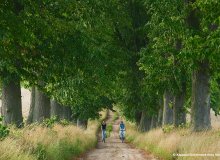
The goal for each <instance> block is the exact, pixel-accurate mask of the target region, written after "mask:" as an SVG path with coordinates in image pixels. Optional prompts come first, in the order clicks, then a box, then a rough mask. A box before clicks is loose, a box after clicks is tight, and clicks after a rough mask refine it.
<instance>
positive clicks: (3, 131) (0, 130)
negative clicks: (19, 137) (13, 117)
mask: <svg viewBox="0 0 220 160" xmlns="http://www.w3.org/2000/svg"><path fill="white" fill-rule="evenodd" d="M2 120H3V118H2V117H0V139H3V138H5V137H6V136H8V135H9V129H8V128H7V127H6V126H4V125H3V124H2Z"/></svg>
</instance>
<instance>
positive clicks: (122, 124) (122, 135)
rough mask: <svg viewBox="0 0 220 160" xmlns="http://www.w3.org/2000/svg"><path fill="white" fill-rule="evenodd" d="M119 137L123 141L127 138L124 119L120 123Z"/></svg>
mask: <svg viewBox="0 0 220 160" xmlns="http://www.w3.org/2000/svg"><path fill="white" fill-rule="evenodd" d="M119 137H120V139H121V140H122V142H123V141H124V139H125V124H124V122H123V121H121V123H120V125H119Z"/></svg>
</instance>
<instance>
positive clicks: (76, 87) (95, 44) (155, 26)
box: [0, 0, 220, 131]
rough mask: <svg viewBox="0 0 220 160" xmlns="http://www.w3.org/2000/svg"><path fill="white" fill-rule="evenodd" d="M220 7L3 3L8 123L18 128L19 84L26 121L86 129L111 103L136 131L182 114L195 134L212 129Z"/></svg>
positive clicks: (98, 0)
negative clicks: (54, 120) (26, 98)
mask: <svg viewBox="0 0 220 160" xmlns="http://www.w3.org/2000/svg"><path fill="white" fill-rule="evenodd" d="M219 9H220V3H219V2H218V1H216V0H209V1H199V0H183V1H179V0H172V1H171V0H161V1H155V0H120V1H119V0H109V1H105V0H88V1H86V2H85V1H64V0H56V1H47V0H40V1H37V2H36V1H32V0H23V1H20V0H13V1H5V3H2V4H0V13H1V14H0V27H1V28H0V54H1V59H0V76H1V84H2V115H3V116H4V121H5V124H10V123H15V124H16V125H17V126H20V124H22V123H23V120H22V111H21V93H20V88H21V85H20V84H22V86H24V85H25V86H26V87H29V88H32V100H31V107H30V108H31V109H30V115H29V117H28V123H32V122H36V121H37V122H41V121H42V120H43V119H44V118H47V117H49V116H50V114H51V115H56V116H58V117H61V118H62V117H65V116H67V117H74V119H79V120H82V121H83V122H84V123H86V121H87V120H88V119H89V118H97V117H98V116H99V111H100V110H101V109H102V108H110V109H112V106H113V103H114V104H117V105H118V106H120V109H121V111H122V112H123V114H124V115H125V117H126V118H128V119H129V120H132V121H135V122H136V123H137V125H138V126H139V128H140V130H142V131H148V130H149V129H151V128H154V127H156V126H161V125H166V124H174V125H175V126H176V127H178V126H179V125H182V124H185V123H186V113H187V112H188V111H190V112H191V124H192V129H193V130H194V131H200V130H207V129H210V128H211V123H210V108H212V109H213V110H214V111H215V113H216V114H219V109H220V106H219V102H220V90H219V84H220V81H219V63H218V61H219V54H218V53H219V47H218V46H219V44H220V41H219V38H218V37H219V33H220V29H219V27H218V26H219V16H220V10H219ZM50 99H51V100H50ZM50 101H51V103H50ZM50 106H51V107H52V108H51V109H50ZM58 106H68V107H69V108H68V107H58ZM70 108H71V110H70ZM66 109H67V111H66ZM64 115H65V116H64ZM70 115H71V116H70ZM79 122H80V121H79Z"/></svg>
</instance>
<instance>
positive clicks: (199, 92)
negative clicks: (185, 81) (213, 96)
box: [191, 61, 211, 131]
mask: <svg viewBox="0 0 220 160" xmlns="http://www.w3.org/2000/svg"><path fill="white" fill-rule="evenodd" d="M191 116H192V117H191V120H192V130H193V131H203V130H209V129H211V119H210V75H209V63H208V62H207V61H203V62H202V63H200V65H199V68H198V69H197V70H194V71H193V75H192V114H191Z"/></svg>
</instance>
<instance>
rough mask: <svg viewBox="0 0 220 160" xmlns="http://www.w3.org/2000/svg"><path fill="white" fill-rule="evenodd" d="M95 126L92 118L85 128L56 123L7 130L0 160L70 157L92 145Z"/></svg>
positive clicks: (0, 151)
mask: <svg viewBox="0 0 220 160" xmlns="http://www.w3.org/2000/svg"><path fill="white" fill-rule="evenodd" d="M101 114H102V119H104V118H105V117H106V116H107V113H106V112H103V113H101ZM99 126H100V122H99V121H98V120H94V121H89V123H88V128H87V129H86V130H83V129H81V128H78V127H76V126H74V125H67V126H63V125H59V124H55V125H54V126H53V127H51V128H50V127H49V128H48V127H43V126H40V125H33V126H27V127H25V128H23V129H10V135H9V136H8V137H6V138H5V139H4V140H2V141H0V148H1V149H0V160H72V159H74V158H76V157H77V156H79V155H80V154H82V153H84V152H85V151H87V150H89V149H91V148H93V147H95V145H96V144H97V136H96V133H97V131H98V129H99Z"/></svg>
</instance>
